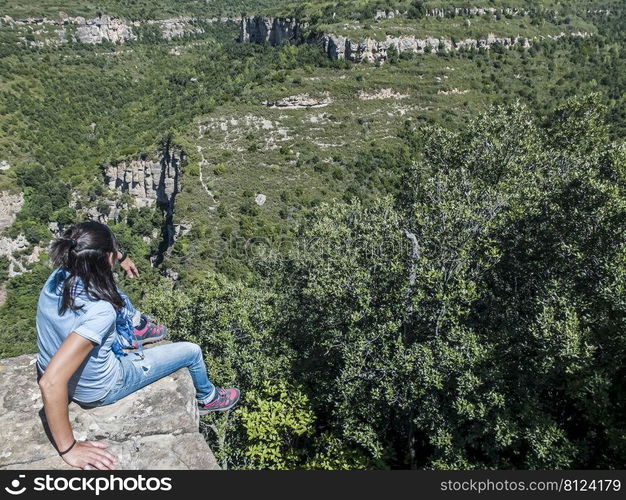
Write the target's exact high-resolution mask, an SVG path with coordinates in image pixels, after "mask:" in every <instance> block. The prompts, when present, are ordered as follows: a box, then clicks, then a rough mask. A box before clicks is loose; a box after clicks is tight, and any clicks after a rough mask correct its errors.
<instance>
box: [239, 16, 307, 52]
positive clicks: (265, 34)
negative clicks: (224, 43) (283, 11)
mask: <svg viewBox="0 0 626 500" xmlns="http://www.w3.org/2000/svg"><path fill="white" fill-rule="evenodd" d="M306 28H307V24H306V23H303V22H300V21H297V20H296V19H293V18H289V17H258V16H255V17H244V18H243V19H242V20H241V30H240V34H239V41H240V42H253V43H269V44H270V45H282V44H283V43H285V42H291V41H301V40H302V39H303V37H304V33H305V31H306Z"/></svg>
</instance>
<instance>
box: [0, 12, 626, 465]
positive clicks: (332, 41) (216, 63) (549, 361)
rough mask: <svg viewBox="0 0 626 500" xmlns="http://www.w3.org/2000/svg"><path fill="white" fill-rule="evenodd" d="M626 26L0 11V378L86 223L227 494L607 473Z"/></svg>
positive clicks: (616, 416) (624, 443) (597, 16)
mask: <svg viewBox="0 0 626 500" xmlns="http://www.w3.org/2000/svg"><path fill="white" fill-rule="evenodd" d="M622 3H623V2H620V1H617V0H616V1H612V0H604V1H602V0H588V1H587V0H586V1H557V0H543V1H540V0H510V1H505V0H502V1H500V0H491V1H489V0H485V1H484V2H474V1H471V2H470V1H465V0H459V1H456V2H454V1H440V0H432V1H429V0H425V1H417V0H413V1H409V0H406V1H404V0H395V1H382V0H374V1H372V0H360V1H358V2H347V1H319V2H317V1H316V2H295V1H274V2H265V1H262V0H242V1H239V2H224V1H220V0H206V1H194V0H185V1H170V0H159V1H156V2H147V1H146V2H144V1H142V0H137V1H135V2H121V1H117V0H101V1H97V2H92V1H89V2H74V1H72V0H64V1H62V2H59V1H55V2H47V1H41V2H31V1H28V0H27V1H22V2H13V1H11V0H4V1H2V0H0V197H1V198H2V209H1V210H0V229H1V230H2V233H1V234H0V265H1V269H0V274H1V276H0V277H1V280H2V287H1V290H0V291H1V293H0V302H1V303H2V305H1V307H0V358H5V357H10V356H17V355H20V354H23V353H28V352H35V351H36V332H35V328H34V315H35V307H36V303H37V297H38V294H39V291H40V289H41V286H42V285H43V283H44V281H45V279H46V278H47V276H48V274H49V272H50V264H49V262H48V253H47V251H48V244H49V242H50V241H51V239H52V238H54V237H55V236H56V235H58V234H60V232H61V231H62V230H63V228H65V227H68V226H69V225H71V224H72V223H74V222H77V221H80V220H85V219H96V220H100V221H103V222H106V223H108V224H109V225H110V226H111V227H112V228H113V229H114V231H115V232H116V234H117V235H118V236H119V238H120V240H121V242H122V243H123V245H124V246H125V248H126V249H127V250H128V251H129V254H130V255H131V257H132V258H133V260H134V261H135V262H136V263H137V264H138V266H139V267H140V271H141V277H140V278H137V279H133V280H130V279H128V278H126V277H123V276H121V275H120V276H119V282H120V286H121V287H122V288H123V289H124V290H126V291H127V292H128V293H129V295H130V296H131V298H132V299H133V301H134V302H135V303H137V304H138V305H140V307H141V309H142V310H144V311H145V312H146V313H149V314H151V315H153V316H155V317H156V318H158V319H159V320H160V321H161V322H163V323H164V324H167V325H168V326H169V328H170V331H171V332H172V337H173V339H174V340H190V341H193V342H196V343H198V344H200V345H201V347H202V348H203V352H204V354H205V359H206V361H207V364H208V366H209V371H210V373H211V377H212V379H214V380H215V382H216V383H217V384H218V385H221V386H224V385H236V386H237V387H240V388H241V390H242V395H243V401H242V405H241V408H239V409H237V410H235V411H233V412H229V414H227V415H212V416H207V417H203V420H202V428H203V431H204V433H205V435H206V438H207V440H208V441H209V442H210V444H211V447H212V449H213V450H214V452H215V454H216V456H217V457H218V459H219V461H220V462H221V464H222V465H223V466H224V467H227V468H254V469H257V468H273V469H293V468H297V469H301V468H308V469H315V468H322V469H348V468H349V469H352V468H427V469H475V468H494V469H510V468H520V469H551V468H559V469H574V468H577V469H581V468H591V469H594V468H623V466H624V464H626V385H625V384H626V382H625V381H626V333H625V332H626V328H625V327H626V316H625V313H626V240H625V229H626V227H625V226H626V192H625V188H626V186H625V182H626V144H625V131H626V100H625V98H624V94H625V91H626V80H625V78H626V38H625V37H626V35H625V34H626V29H625V28H626V11H625V9H624V8H623V5H622ZM61 6H62V7H61ZM264 26H265V27H267V31H264V29H265V28H263V27H264ZM251 30H252V31H251ZM337 47H339V49H338V48H337Z"/></svg>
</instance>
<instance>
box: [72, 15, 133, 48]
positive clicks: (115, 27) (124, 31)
mask: <svg viewBox="0 0 626 500" xmlns="http://www.w3.org/2000/svg"><path fill="white" fill-rule="evenodd" d="M80 21H82V22H80V23H79V25H78V27H77V28H76V32H75V36H76V39H77V40H78V41H80V42H83V43H91V44H94V43H102V42H105V41H106V42H113V43H122V42H125V41H127V40H137V35H135V34H134V33H133V30H132V28H131V26H129V25H128V24H126V23H125V22H124V21H122V20H121V19H118V18H115V17H109V16H100V17H96V18H94V19H86V20H83V19H82V18H80Z"/></svg>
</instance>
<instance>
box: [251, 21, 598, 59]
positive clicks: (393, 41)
mask: <svg viewBox="0 0 626 500" xmlns="http://www.w3.org/2000/svg"><path fill="white" fill-rule="evenodd" d="M307 33H309V30H308V25H307V24H306V23H301V22H299V21H296V20H294V19H291V18H279V17H266V18H263V17H253V18H243V19H242V21H241V33H240V37H239V40H240V41H242V42H255V43H266V42H267V43H270V44H272V45H280V44H282V43H286V42H289V43H296V44H297V43H315V44H318V45H320V46H321V47H322V49H323V50H324V52H325V53H326V54H327V55H328V57H330V58H331V59H333V60H342V59H345V60H348V61H352V62H361V61H366V62H372V63H373V62H382V61H385V60H387V58H388V55H389V50H390V49H391V48H392V47H395V49H396V50H397V51H398V53H402V52H412V53H416V54H419V53H425V52H429V51H430V52H438V51H450V50H461V49H471V48H473V49H481V48H482V49H490V48H491V47H493V46H494V45H496V44H499V45H500V46H502V47H504V48H512V47H515V46H518V45H521V46H523V47H528V46H530V45H531V44H532V43H533V42H534V41H535V40H538V39H539V40H541V39H544V38H550V39H558V38H561V37H564V36H568V34H566V33H560V34H558V35H548V36H545V37H544V36H540V37H535V38H525V37H520V36H516V37H503V36H498V35H495V34H493V33H489V34H488V35H487V36H486V37H485V38H479V39H474V38H467V39H464V40H453V39H452V38H435V37H427V38H417V37H414V36H397V37H394V36H390V35H387V37H386V39H385V40H375V39H373V38H366V39H364V40H360V41H354V40H351V39H350V38H348V37H346V36H343V35H335V34H332V33H318V32H315V31H310V33H309V34H307ZM569 36H579V37H586V36H590V35H589V33H582V32H577V33H570V34H569Z"/></svg>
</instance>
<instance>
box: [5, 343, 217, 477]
mask: <svg viewBox="0 0 626 500" xmlns="http://www.w3.org/2000/svg"><path fill="white" fill-rule="evenodd" d="M36 376H37V374H36V368H35V355H32V354H26V355H23V356H18V357H16V358H9V359H3V360H0V428H1V429H2V432H1V433H0V469H35V470H50V469H72V468H71V467H70V466H69V465H67V464H66V463H65V462H64V461H63V460H62V459H61V458H60V457H59V456H58V455H57V452H56V450H55V449H54V447H53V445H52V444H51V442H50V440H49V438H48V437H47V434H46V431H47V423H46V420H45V414H44V412H43V403H42V400H41V393H40V391H39V386H38V385H37V379H36ZM69 412H70V422H71V424H72V428H73V431H74V436H75V437H76V439H78V440H97V441H102V442H104V443H106V444H108V446H109V448H108V449H109V451H110V452H111V453H113V454H114V455H115V456H116V457H117V459H118V469H122V470H141V469H143V470H145V469H149V470H155V469H219V468H220V467H219V466H218V464H217V461H216V460H215V457H214V456H213V453H212V452H211V449H210V448H209V446H208V445H207V443H206V441H205V439H204V438H203V437H202V435H201V434H200V433H199V431H198V426H199V416H198V409H197V405H196V403H195V389H194V387H193V383H192V381H191V377H190V376H189V372H188V371H187V369H186V368H183V369H181V370H179V371H177V372H175V373H173V374H172V375H169V376H168V377H165V378H162V379H161V380H159V381H157V382H155V383H153V384H151V385H149V386H147V387H145V388H144V389H141V390H140V391H137V392H136V393H133V394H131V395H129V396H127V397H126V398H123V399H121V400H120V401H118V402H117V403H115V404H112V405H109V406H103V407H100V408H94V409H82V408H81V407H79V406H78V405H76V404H75V403H71V404H70V406H69ZM74 470H77V469H74Z"/></svg>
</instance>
